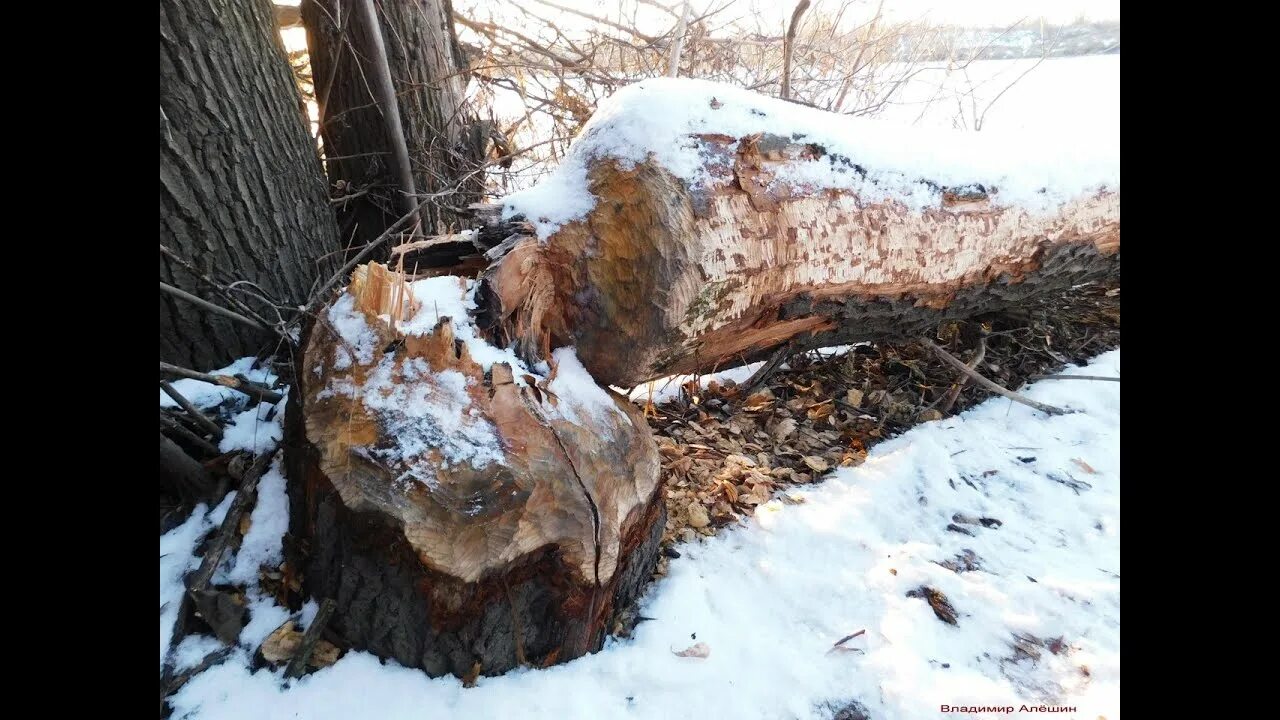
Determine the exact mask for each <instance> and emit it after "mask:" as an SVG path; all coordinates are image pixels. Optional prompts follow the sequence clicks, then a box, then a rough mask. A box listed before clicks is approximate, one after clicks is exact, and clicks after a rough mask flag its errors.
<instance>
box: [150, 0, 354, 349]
mask: <svg viewBox="0 0 1280 720" xmlns="http://www.w3.org/2000/svg"><path fill="white" fill-rule="evenodd" d="M160 242H161V244H162V245H166V246H168V247H169V248H171V249H172V250H173V251H174V252H175V253H176V254H177V255H178V256H180V257H182V258H185V259H186V260H187V261H189V262H190V263H191V264H192V265H193V266H194V267H196V268H197V269H198V271H199V272H200V273H201V274H206V275H209V276H211V277H222V278H233V279H236V280H247V281H251V282H253V283H255V284H256V285H257V286H258V287H260V288H262V290H263V291H264V292H265V293H266V294H268V295H270V296H271V298H272V300H273V301H275V302H277V303H281V304H288V305H294V306H296V305H298V304H300V303H302V302H305V301H306V299H307V296H308V292H309V291H310V289H311V285H312V282H313V281H314V280H315V278H316V276H317V275H327V274H328V273H332V272H333V270H334V269H335V268H336V264H335V263H334V259H333V258H331V257H330V258H326V256H327V255H330V254H332V253H334V252H335V251H337V249H338V237H337V228H336V225H335V223H334V219H333V210H332V209H331V207H330V206H329V202H328V196H327V194H326V192H325V183H324V180H323V174H322V170H321V167H320V161H319V159H318V157H317V155H316V147H315V143H314V142H313V141H312V138H311V136H310V134H309V133H308V132H307V129H306V125H304V115H303V113H302V109H301V104H300V99H299V96H298V92H297V88H296V86H295V84H294V80H293V75H292V73H291V71H290V69H289V66H288V64H287V63H286V61H285V55H284V50H283V48H282V47H281V43H280V39H279V34H278V32H277V30H276V26H275V22H274V20H273V17H272V11H271V7H270V5H269V4H268V3H267V2H265V1H264V0H212V1H211V2H205V3H197V2H191V1H190V0H178V1H176V2H162V3H161V4H160ZM160 280H161V282H164V283H168V284H170V285H172V286H175V287H177V288H181V289H183V290H186V291H189V292H193V293H196V294H199V291H200V280H199V279H198V278H197V277H196V276H195V275H193V274H192V273H190V272H189V271H188V270H187V269H186V268H183V267H182V266H181V265H180V264H179V263H176V262H174V261H173V260H172V259H170V258H169V257H166V256H163V255H162V256H161V258H160ZM267 315H268V316H273V315H274V313H271V312H268V313H267ZM273 340H278V338H273V336H272V334H271V333H270V332H266V331H262V330H257V329H254V328H252V327H246V326H244V325H242V324H240V323H236V322H233V321H231V320H229V319H227V318H224V317H219V316H217V315H214V314H211V313H210V312H208V311H207V310H205V309H203V308H199V307H195V306H193V305H190V304H187V303H184V302H183V301H181V300H179V299H177V298H175V297H173V296H170V295H162V296H161V298H160V356H161V357H163V358H165V359H166V360H169V361H171V362H177V363H181V364H184V365H193V366H195V367H202V368H203V367H218V366H221V365H224V364H226V362H228V361H229V360H231V359H233V358H236V357H242V356H244V355H251V354H255V353H256V352H257V351H258V350H259V349H260V348H261V347H262V346H264V345H265V344H267V343H270V342H272V341H273Z"/></svg>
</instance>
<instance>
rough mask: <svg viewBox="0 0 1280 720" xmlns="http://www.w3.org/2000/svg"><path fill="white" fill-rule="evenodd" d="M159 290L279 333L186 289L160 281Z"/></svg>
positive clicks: (259, 328)
mask: <svg viewBox="0 0 1280 720" xmlns="http://www.w3.org/2000/svg"><path fill="white" fill-rule="evenodd" d="M160 291H161V292H165V293H168V294H170V295H173V296H174V297H177V298H181V299H182V300H186V301H187V302H189V303H191V304H192V305H197V306H199V307H202V308H204V309H205V310H208V311H209V312H211V313H215V314H217V315H221V316H223V317H225V318H230V319H231V320H235V321H236V322H238V323H243V324H245V325H248V326H249V327H251V328H256V329H258V330H264V331H266V332H269V333H279V331H278V330H276V329H275V328H272V327H270V326H268V325H265V324H263V323H260V322H258V321H257V320H254V319H253V318H248V317H245V316H244V315H241V314H240V313H238V312H235V311H234V310H228V309H226V308H224V307H222V306H221V305H215V304H213V303H211V302H209V301H208V300H205V299H204V298H202V297H197V296H195V295H192V294H191V293H189V292H187V291H186V290H179V289H178V288H176V287H174V286H172V285H169V284H168V283H165V282H161V283H160Z"/></svg>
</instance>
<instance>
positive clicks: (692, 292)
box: [479, 135, 1120, 387]
mask: <svg viewBox="0 0 1280 720" xmlns="http://www.w3.org/2000/svg"><path fill="white" fill-rule="evenodd" d="M699 141H700V142H701V144H702V148H701V152H702V155H703V157H705V158H706V159H707V165H706V166H707V168H709V169H710V170H712V171H713V172H715V173H718V178H717V180H716V182H713V183H712V184H711V185H710V186H709V187H708V188H707V189H706V190H705V191H700V192H697V193H694V192H690V190H689V189H688V188H687V187H686V185H685V184H684V183H683V182H681V181H680V180H678V179H677V178H675V177H673V176H672V175H671V174H670V173H668V172H667V171H666V170H665V169H663V168H662V167H661V166H659V165H656V164H655V163H653V162H647V163H640V164H637V165H636V166H635V167H634V168H631V169H622V168H620V167H619V166H618V165H617V164H616V163H615V162H613V161H609V160H604V161H595V162H593V163H592V165H591V167H590V170H589V172H588V178H589V187H590V191H591V192H592V194H593V195H594V196H595V197H596V198H597V200H596V203H595V207H594V209H593V210H592V211H591V212H590V213H589V214H588V215H587V216H586V218H584V219H583V220H581V221H576V222H572V223H568V224H566V225H564V226H563V227H561V228H560V230H558V231H557V232H556V233H554V234H553V235H552V236H551V237H550V238H549V239H547V241H546V242H541V241H539V240H538V239H537V238H529V237H525V238H523V239H521V238H520V237H519V235H520V231H519V230H518V229H517V230H516V233H515V234H516V237H515V238H514V239H513V238H512V237H511V235H510V233H508V232H507V231H508V230H509V229H510V227H509V226H508V225H502V224H501V223H499V225H500V227H499V228H497V229H496V230H495V229H490V230H488V231H487V232H486V233H485V234H484V235H483V236H487V237H494V238H499V237H501V238H506V240H505V242H504V243H503V246H500V247H496V248H494V250H493V252H492V253H491V255H496V254H498V253H500V252H505V254H504V255H503V256H502V257H501V258H500V259H498V260H497V262H495V263H493V264H492V265H491V266H490V268H489V269H488V270H487V271H486V273H485V277H484V282H483V286H482V288H481V290H482V293H481V304H482V307H481V317H480V319H479V322H480V324H481V325H482V326H483V327H485V328H486V331H487V332H489V333H490V334H491V335H492V337H493V338H495V344H497V345H500V346H505V345H506V344H508V343H510V342H515V343H517V345H518V347H519V349H520V352H521V354H522V355H523V356H524V357H525V359H526V360H530V361H536V360H537V359H539V358H544V357H546V356H547V353H548V352H549V351H550V349H551V348H555V347H561V346H566V345H573V346H575V347H576V348H577V352H578V356H579V357H580V358H581V360H582V364H583V365H584V366H585V367H586V368H587V370H589V371H590V372H591V374H592V376H593V377H595V379H596V380H597V381H599V382H601V383H605V384H610V385H616V386H619V387H631V386H634V385H636V384H638V383H640V382H643V381H645V380H649V379H652V378H655V377H661V376H665V375H673V374H679V373H691V372H698V371H705V370H707V369H710V368H713V367H717V366H719V367H722V368H723V367H732V366H734V365H737V364H741V363H743V362H749V361H752V360H756V359H760V358H762V357H764V356H767V355H768V353H769V352H770V351H771V350H772V349H774V348H776V347H778V346H779V345H781V344H783V343H785V342H788V341H794V342H795V343H796V348H797V349H798V350H803V349H806V348H809V347H820V346H823V345H836V344H844V343H852V342H859V341H863V340H874V339H883V338H892V337H905V336H910V335H911V334H914V333H918V332H921V331H923V330H924V329H926V328H928V327H930V326H931V325H934V324H936V323H938V322H939V321H942V320H947V319H955V318H960V317H965V316H969V315H974V314H978V313H981V312H987V311H991V310H998V309H1001V308H1006V307H1011V306H1013V305H1016V304H1017V303H1019V302H1022V301H1023V300H1025V299H1028V298H1030V297H1033V296H1036V295H1039V294H1043V293H1048V292H1055V291H1062V290H1065V289H1067V288H1070V287H1071V286H1073V285H1075V284H1079V283H1082V282H1088V281H1091V280H1096V279H1100V278H1102V277H1105V276H1108V275H1114V274H1118V273H1119V269H1120V262H1119V259H1120V196H1119V193H1118V192H1115V193H1112V192H1099V193H1097V194H1095V195H1092V196H1087V197H1079V198H1077V199H1076V200H1074V201H1072V202H1069V203H1067V204H1066V205H1064V206H1062V207H1060V208H1059V209H1058V210H1057V211H1056V212H1051V213H1048V214H1036V213H1029V212H1027V211H1025V210H1023V209H1020V208H1018V207H997V206H996V205H995V203H993V201H992V198H991V197H989V196H988V194H987V193H986V192H985V191H984V190H981V189H965V190H944V191H943V202H942V206H941V207H938V208H932V209H925V210H923V211H919V210H911V209H909V208H908V207H907V206H905V205H903V204H902V203H899V202H897V201H866V200H864V199H862V198H860V197H859V196H858V195H857V194H856V193H853V192H841V191H831V190H826V191H821V192H812V191H808V190H806V189H805V188H804V187H796V186H792V185H789V184H788V183H786V182H780V181H778V178H777V177H776V173H777V171H778V169H779V166H780V165H782V164H786V163H792V162H799V161H812V160H814V159H817V158H820V157H821V156H822V153H823V150H822V149H821V148H820V147H817V146H814V145H803V144H798V143H795V142H793V141H791V140H790V139H788V138H784V137H777V136H767V135H766V136H763V137H750V138H741V139H738V138H732V137H728V136H720V135H705V136H701V137H700V139H699ZM734 142H737V146H736V147H737V150H736V152H735V151H731V150H730V148H731V147H733V145H732V144H733V143H734ZM833 161H834V160H833Z"/></svg>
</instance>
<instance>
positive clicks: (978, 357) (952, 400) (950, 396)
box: [938, 336, 987, 415]
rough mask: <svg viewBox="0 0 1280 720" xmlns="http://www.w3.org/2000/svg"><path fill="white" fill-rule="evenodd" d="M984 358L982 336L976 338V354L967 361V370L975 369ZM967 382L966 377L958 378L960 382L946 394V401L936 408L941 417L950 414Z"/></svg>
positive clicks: (984, 342) (985, 340)
mask: <svg viewBox="0 0 1280 720" xmlns="http://www.w3.org/2000/svg"><path fill="white" fill-rule="evenodd" d="M986 356H987V338H986V337H985V336H983V337H980V338H978V352H977V353H976V354H975V355H974V356H973V359H972V360H970V361H969V369H970V370H975V369H977V367H978V363H980V362H982V359H983V358H984V357H986ZM968 382H969V376H968V375H962V376H960V381H959V382H957V383H956V384H955V385H954V386H953V387H952V388H951V391H950V392H948V393H947V399H946V400H945V401H943V403H942V407H940V408H938V412H940V413H942V414H943V415H946V414H947V413H949V412H951V408H952V406H954V405H955V404H956V399H957V398H959V397H960V391H961V390H963V389H964V386H965V385H966V384H968Z"/></svg>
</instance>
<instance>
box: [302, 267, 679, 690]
mask: <svg viewBox="0 0 1280 720" xmlns="http://www.w3.org/2000/svg"><path fill="white" fill-rule="evenodd" d="M337 302H338V303H344V302H351V303H353V304H354V308H355V311H357V312H359V313H360V315H361V316H362V317H363V321H364V323H365V327H367V328H368V329H369V330H370V333H371V335H372V336H376V337H370V338H369V342H368V343H367V344H366V345H362V346H361V347H356V348H353V347H352V346H351V344H350V343H349V342H348V341H346V340H344V337H345V336H344V335H343V332H344V328H342V327H336V326H335V321H334V320H333V319H332V318H333V317H334V316H333V315H332V314H326V313H321V315H320V317H319V319H318V320H317V321H316V323H315V325H314V326H313V327H312V328H311V330H310V332H309V334H308V337H307V338H306V341H305V342H304V355H303V360H302V364H301V367H300V368H299V372H298V386H299V390H300V391H299V392H297V393H290V397H291V398H293V399H292V400H291V401H290V407H289V410H288V418H287V426H288V428H289V435H290V441H289V443H288V444H287V461H288V463H289V482H290V484H291V493H292V499H291V507H293V508H294V509H295V515H294V517H293V523H292V524H293V532H294V534H295V535H296V536H298V537H300V538H305V539H306V540H307V541H308V544H309V556H308V557H307V558H306V561H305V567H306V572H305V581H306V585H307V588H306V589H307V592H308V593H309V594H310V595H312V596H315V597H332V598H334V599H335V600H336V603H337V605H336V610H335V613H334V617H333V620H332V621H331V625H332V627H333V628H334V629H335V630H336V631H337V632H338V633H339V634H340V635H341V636H342V637H343V638H344V639H346V640H347V641H349V642H350V643H351V644H352V645H353V646H354V647H357V648H363V649H367V650H370V651H372V652H374V653H375V654H377V655H380V656H382V657H390V658H394V659H396V660H397V661H399V662H401V663H402V664H404V665H406V666H410V667H420V668H422V669H424V670H426V671H427V672H428V673H430V674H431V675H441V674H445V673H453V674H455V675H457V676H459V677H462V676H465V675H466V674H467V673H468V672H469V671H471V670H472V668H473V667H474V666H475V664H476V663H479V664H480V668H481V672H482V673H484V674H486V675H492V674H500V673H502V672H505V671H507V670H510V669H512V668H514V667H516V666H517V665H518V664H521V663H523V662H526V661H527V662H529V663H534V664H539V665H540V664H543V663H547V664H549V663H550V662H555V661H559V662H564V661H567V660H571V659H573V658H576V657H579V656H581V655H583V654H585V653H588V652H593V651H595V650H597V649H599V648H600V646H601V644H602V643H603V639H604V634H605V631H606V628H608V627H609V626H610V621H611V618H612V616H613V614H614V612H615V611H616V610H621V609H623V608H624V607H625V606H627V605H629V604H630V603H632V602H633V601H634V600H635V599H636V597H637V596H638V595H639V592H640V590H641V589H642V587H643V584H644V582H646V581H647V580H648V578H649V577H650V575H651V574H652V571H653V568H654V565H655V563H656V560H657V552H658V542H659V540H660V538H661V533H662V528H663V525H664V524H665V511H664V505H663V503H662V496H661V492H660V488H659V484H658V470H659V457H658V452H657V446H656V445H655V443H654V441H653V438H652V436H651V435H650V432H649V427H648V425H647V424H646V422H645V420H644V417H643V416H642V415H641V413H640V412H639V411H638V410H637V409H636V408H635V407H634V406H633V405H632V404H631V403H629V402H627V401H626V400H625V399H623V398H621V397H619V396H617V395H610V396H609V399H611V400H612V401H613V403H614V405H615V406H616V408H617V411H616V412H612V411H610V412H603V413H600V414H597V415H592V416H591V417H590V418H580V419H579V422H581V424H578V422H573V421H571V420H569V419H566V417H565V415H564V414H563V413H560V412H556V411H555V408H556V407H557V404H556V403H557V402H559V403H563V402H565V399H563V398H561V399H559V400H557V399H555V398H554V397H553V395H551V394H550V393H549V392H548V391H547V390H546V388H545V387H542V388H539V386H538V385H537V384H535V383H532V382H530V380H532V376H528V379H525V378H524V377H522V378H521V379H519V380H517V378H516V377H515V376H514V374H513V371H512V368H511V367H510V366H509V365H507V364H503V363H494V364H493V365H492V366H491V368H490V370H489V372H486V371H485V370H484V368H483V367H482V366H481V365H479V364H478V363H477V362H476V361H474V360H473V359H472V358H471V357H470V354H469V351H468V349H467V348H468V346H467V345H466V344H465V343H463V342H459V341H455V338H454V334H453V330H452V327H453V326H452V325H451V324H450V323H449V322H447V321H446V320H441V321H440V322H439V323H437V324H436V326H435V327H434V328H433V329H432V330H431V331H430V332H427V333H424V334H420V335H415V334H412V333H410V334H400V333H399V332H394V331H392V330H391V329H390V328H389V327H388V323H387V320H386V317H392V316H394V317H398V318H399V317H406V316H412V314H413V313H415V312H416V311H417V308H416V305H417V301H416V300H415V299H413V298H412V295H411V293H410V292H408V288H406V287H405V285H404V283H403V281H402V279H401V278H400V277H399V276H397V275H396V274H394V273H392V272H389V271H388V270H387V269H386V268H385V267H384V266H381V265H368V266H362V267H359V268H357V270H356V272H355V274H354V276H353V279H352V283H351V286H350V287H349V288H348V289H347V292H346V293H344V294H343V296H341V297H340V298H339V299H338V300H337ZM341 322H342V321H341V320H340V321H338V324H341ZM347 331H348V335H347V336H349V335H350V332H349V328H347ZM401 391H403V392H404V393H405V394H404V396H403V397H402V398H398V399H395V402H392V403H384V402H381V401H380V399H379V398H383V397H386V398H392V397H394V396H396V393H399V392H401ZM460 393H461V394H463V397H462V398H461V400H459V399H458V395H459V394H460ZM442 398H443V399H442ZM450 398H452V400H449V399H450ZM443 402H460V403H461V404H462V406H461V407H460V408H458V413H457V419H456V420H455V421H453V424H451V423H450V422H447V421H440V420H438V419H437V418H434V417H428V416H427V415H424V414H414V413H415V412H419V411H421V409H422V408H423V407H425V406H426V405H427V404H430V403H443ZM458 424H461V425H458ZM460 438H462V439H465V440H466V441H470V442H479V441H481V440H484V441H485V442H488V441H489V440H492V444H491V445H489V446H487V447H489V448H491V450H492V453H490V454H488V455H486V454H485V453H479V452H474V453H471V454H470V455H467V453H466V452H462V451H458V450H457V449H456V443H457V442H461V440H460ZM462 456H466V457H462Z"/></svg>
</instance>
